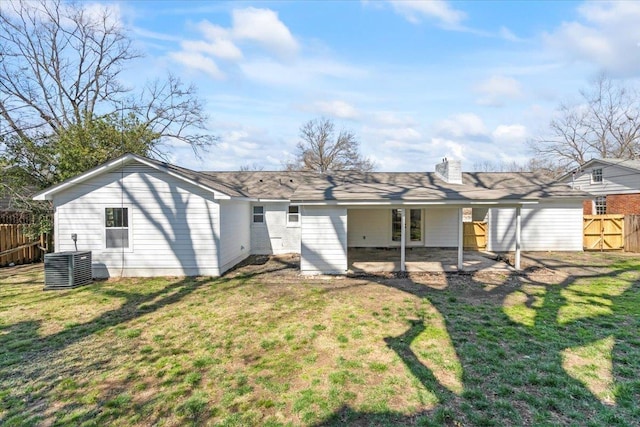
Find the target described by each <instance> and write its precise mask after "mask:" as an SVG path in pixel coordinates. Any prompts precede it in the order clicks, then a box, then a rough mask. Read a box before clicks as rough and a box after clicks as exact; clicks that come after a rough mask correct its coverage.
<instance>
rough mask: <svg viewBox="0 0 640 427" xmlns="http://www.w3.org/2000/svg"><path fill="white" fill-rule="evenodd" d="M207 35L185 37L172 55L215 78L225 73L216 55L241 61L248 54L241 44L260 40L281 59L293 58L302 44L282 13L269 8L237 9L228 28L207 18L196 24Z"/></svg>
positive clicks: (198, 29)
mask: <svg viewBox="0 0 640 427" xmlns="http://www.w3.org/2000/svg"><path fill="white" fill-rule="evenodd" d="M195 28H196V30H197V31H198V32H200V33H201V34H202V36H203V39H200V40H183V41H182V42H181V43H180V47H181V50H180V51H177V52H171V53H170V54H169V57H170V58H172V59H174V60H175V61H177V62H180V63H181V64H183V65H185V66H187V67H190V68H192V69H194V70H199V71H203V72H205V73H207V74H209V75H211V76H213V77H214V78H221V77H222V76H223V75H224V73H223V72H222V71H221V70H220V69H219V68H218V65H217V64H216V62H215V61H214V59H213V58H216V59H220V60H224V61H230V62H240V61H241V60H243V59H244V57H245V56H244V54H243V51H242V49H241V48H240V46H239V44H242V43H244V45H246V44H251V43H254V44H257V45H258V46H260V47H261V48H263V49H265V50H266V51H268V52H270V53H272V54H274V55H276V56H278V57H279V58H280V59H291V58H292V57H293V56H295V55H296V54H297V52H298V50H299V48H300V46H299V44H298V42H297V41H296V39H295V38H294V37H293V35H292V34H291V31H289V29H288V28H287V26H286V25H285V24H284V23H283V22H282V21H280V19H279V18H278V14H277V13H276V12H274V11H272V10H269V9H256V8H253V7H250V8H246V9H235V10H233V11H232V26H231V27H230V28H224V27H221V26H219V25H215V24H212V23H211V22H209V21H207V20H203V21H201V22H199V23H198V24H196V25H195Z"/></svg>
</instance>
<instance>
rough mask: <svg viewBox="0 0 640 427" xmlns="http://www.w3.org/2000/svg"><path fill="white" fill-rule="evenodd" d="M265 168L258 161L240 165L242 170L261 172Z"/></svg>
mask: <svg viewBox="0 0 640 427" xmlns="http://www.w3.org/2000/svg"><path fill="white" fill-rule="evenodd" d="M263 170H264V166H263V165H261V164H259V163H256V162H254V163H248V164H246V165H242V166H240V172H260V171H263Z"/></svg>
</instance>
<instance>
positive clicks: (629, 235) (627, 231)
mask: <svg viewBox="0 0 640 427" xmlns="http://www.w3.org/2000/svg"><path fill="white" fill-rule="evenodd" d="M624 250H625V251H627V252H640V215H625V216H624Z"/></svg>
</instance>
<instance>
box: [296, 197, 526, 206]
mask: <svg viewBox="0 0 640 427" xmlns="http://www.w3.org/2000/svg"><path fill="white" fill-rule="evenodd" d="M538 203H539V200H537V199H536V200H534V199H527V200H518V199H511V200H292V201H291V204H292V205H299V206H349V207H381V206H382V207H384V206H388V207H395V206H447V207H460V206H469V207H472V206H489V207H498V206H501V207H517V206H522V205H535V204H538Z"/></svg>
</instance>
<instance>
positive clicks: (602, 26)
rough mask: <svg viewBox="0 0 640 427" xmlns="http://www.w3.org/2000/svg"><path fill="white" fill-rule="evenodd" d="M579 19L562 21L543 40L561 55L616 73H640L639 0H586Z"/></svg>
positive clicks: (579, 12)
mask: <svg viewBox="0 0 640 427" xmlns="http://www.w3.org/2000/svg"><path fill="white" fill-rule="evenodd" d="M578 14H579V18H580V19H579V20H576V21H570V22H563V23H562V24H561V25H560V27H559V28H558V29H557V30H556V31H554V32H552V33H547V34H544V36H543V38H544V41H545V42H546V43H547V45H548V46H550V47H551V48H552V49H554V50H555V51H556V52H558V53H559V54H560V55H562V56H563V57H568V58H569V59H570V60H574V61H585V62H588V63H592V64H595V65H596V66H597V67H598V68H600V69H602V70H605V71H607V72H610V73H613V74H618V75H637V74H638V73H640V25H638V23H639V22H640V3H639V2H633V1H620V2H588V3H585V4H582V5H581V6H580V7H579V8H578Z"/></svg>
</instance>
